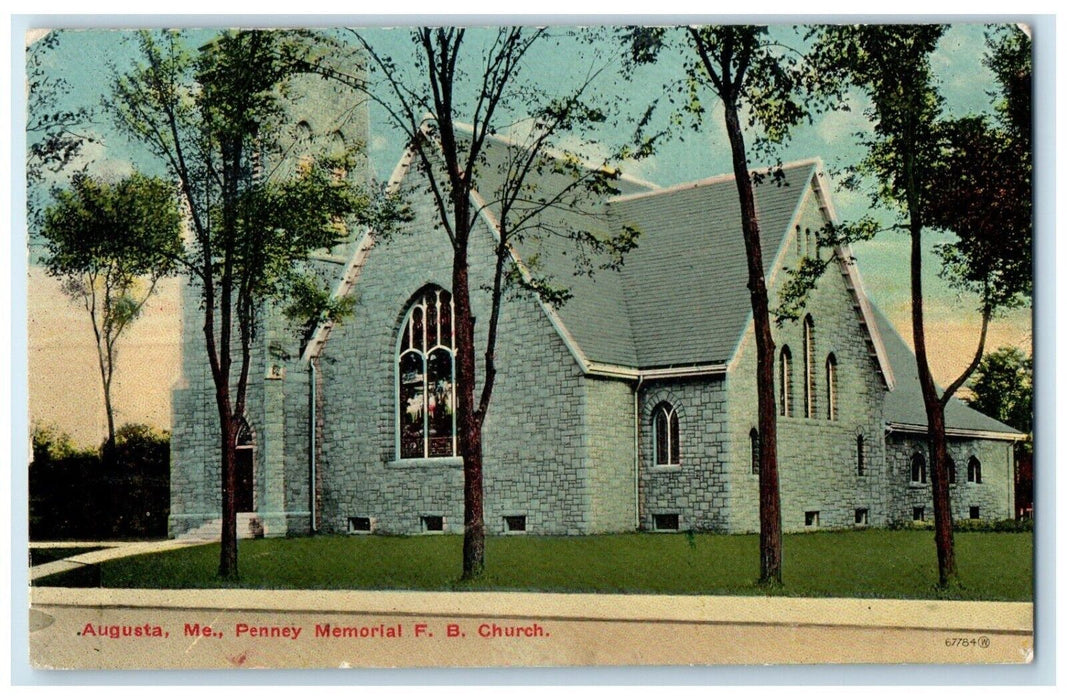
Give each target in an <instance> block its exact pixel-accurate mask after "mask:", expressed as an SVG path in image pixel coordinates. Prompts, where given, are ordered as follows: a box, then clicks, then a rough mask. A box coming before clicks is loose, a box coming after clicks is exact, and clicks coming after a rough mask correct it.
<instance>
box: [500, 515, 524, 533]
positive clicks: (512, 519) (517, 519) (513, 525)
mask: <svg viewBox="0 0 1067 700" xmlns="http://www.w3.org/2000/svg"><path fill="white" fill-rule="evenodd" d="M504 532H526V516H525V515H505V516H504Z"/></svg>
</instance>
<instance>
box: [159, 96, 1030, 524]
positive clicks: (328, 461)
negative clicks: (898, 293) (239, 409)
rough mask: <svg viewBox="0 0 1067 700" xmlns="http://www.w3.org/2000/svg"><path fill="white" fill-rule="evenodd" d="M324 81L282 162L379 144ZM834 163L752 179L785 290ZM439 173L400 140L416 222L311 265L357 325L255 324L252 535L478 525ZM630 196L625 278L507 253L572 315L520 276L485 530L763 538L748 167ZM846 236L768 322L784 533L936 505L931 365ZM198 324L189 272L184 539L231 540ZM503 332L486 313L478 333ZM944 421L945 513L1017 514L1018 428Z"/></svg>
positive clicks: (609, 213) (529, 253)
mask: <svg viewBox="0 0 1067 700" xmlns="http://www.w3.org/2000/svg"><path fill="white" fill-rule="evenodd" d="M321 82H322V81H319V82H318V83H316V86H311V84H310V83H309V84H308V85H306V86H305V89H304V91H303V92H300V91H299V90H297V91H296V93H295V94H296V95H297V98H296V99H294V100H293V101H292V103H291V105H290V111H291V119H292V123H293V124H295V125H296V127H295V128H294V130H293V134H292V143H291V144H290V148H289V152H290V156H289V157H290V158H294V157H296V156H294V155H293V154H295V153H297V152H298V151H299V148H300V144H301V143H309V142H323V141H326V142H330V141H332V142H336V143H352V142H354V141H364V142H365V140H366V136H367V134H368V131H369V128H368V120H367V112H366V109H365V108H360V107H359V106H358V105H355V104H353V105H343V104H339V103H340V102H342V101H343V99H344V98H343V97H342V96H341V95H340V94H339V93H338V94H332V93H330V94H324V93H323V88H322V87H320V86H318V85H320V84H321ZM514 148H517V146H516V145H514V144H512V143H511V142H509V141H507V140H505V139H503V138H496V139H495V140H493V142H492V143H490V144H489V147H488V163H489V165H487V166H486V167H485V168H483V173H484V174H485V177H483V178H482V180H481V181H480V184H481V185H482V187H483V188H484V189H483V191H481V192H480V193H479V197H480V198H481V199H482V200H485V201H493V200H494V199H495V197H494V196H493V192H492V188H493V187H495V186H497V183H495V182H494V179H493V176H492V172H493V168H492V167H490V166H491V165H492V163H494V162H496V163H500V162H503V159H506V158H507V157H508V154H509V153H510V152H511V150H512V149H514ZM494 159H495V160H494ZM368 170H369V169H368ZM821 171H822V166H821V164H820V162H819V161H818V160H810V161H803V162H798V163H792V164H789V165H787V166H786V167H785V168H784V171H783V177H782V178H780V179H777V180H775V179H771V178H767V179H765V180H764V181H763V182H762V183H761V184H760V185H758V186H757V188H756V204H757V210H758V215H759V220H760V226H761V236H762V245H763V254H764V263H765V273H766V275H767V280H768V286H769V290H770V294H771V298H772V300H773V299H774V298H776V295H777V293H778V290H779V289H781V286H782V284H783V282H784V280H785V279H786V276H787V273H786V268H790V267H795V266H796V264H797V262H798V261H799V260H800V259H801V258H803V257H804V256H813V255H825V254H827V253H826V251H820V250H819V249H818V247H817V244H816V241H815V236H814V232H815V231H817V230H818V229H820V228H821V227H822V226H823V225H824V224H825V223H826V222H827V221H830V220H833V218H834V211H833V204H832V202H831V199H830V192H829V188H828V185H827V182H826V180H825V178H824V176H823V174H822V172H821ZM366 174H367V171H366V170H365V171H359V170H358V169H357V171H355V172H354V173H351V174H350V175H351V176H353V177H366ZM422 177H423V176H422V175H421V174H420V172H419V171H418V170H417V169H416V168H414V167H413V166H412V159H411V158H410V157H408V156H405V157H404V158H403V159H402V160H401V161H400V163H399V164H398V165H397V167H396V169H395V171H394V174H393V177H392V180H391V183H390V186H391V187H393V188H396V189H398V190H404V191H406V192H407V194H408V198H409V201H410V202H411V205H412V208H413V212H414V217H413V220H412V221H410V222H409V223H406V224H405V225H404V227H403V228H404V231H403V232H402V233H401V234H399V235H393V236H392V237H390V238H389V240H387V241H385V240H378V239H377V238H376V237H375V234H374V232H373V231H352V234H351V236H350V239H349V240H348V241H347V242H346V243H344V244H343V245H340V246H338V247H337V248H335V249H333V250H328V251H320V252H319V253H318V254H316V255H315V256H314V259H313V260H312V262H311V265H312V266H313V267H314V269H315V270H316V272H317V274H319V275H321V277H322V279H323V280H325V281H327V282H328V283H329V284H331V285H332V286H333V288H334V289H335V293H336V294H338V295H349V296H351V297H352V298H353V299H354V313H353V314H352V316H351V317H350V318H349V319H347V320H345V321H344V322H342V323H339V324H336V325H333V326H325V325H324V326H322V327H319V328H317V329H315V330H314V332H313V333H312V334H311V335H310V336H305V337H303V338H301V337H299V333H294V332H293V329H292V328H291V327H290V325H289V323H288V322H287V320H286V319H285V318H284V317H283V315H282V314H281V312H280V311H279V310H277V309H268V310H267V311H266V312H265V313H264V315H263V316H264V320H263V326H262V328H261V329H260V330H259V333H258V336H257V338H258V342H257V345H256V348H255V352H254V362H255V364H254V366H253V370H252V379H251V381H250V387H249V402H248V411H247V415H246V417H245V422H244V424H243V426H242V430H241V435H240V440H239V443H240V444H239V447H238V462H239V464H238V471H239V482H240V487H239V493H238V502H239V508H238V509H239V510H240V511H242V515H241V523H240V526H241V528H242V530H243V531H245V532H246V533H247V532H252V531H254V532H256V533H265V534H266V535H268V536H276V535H299V534H308V533H314V532H329V533H352V534H365V533H404V534H413V533H424V532H425V533H431V532H452V533H459V532H462V530H463V474H462V460H461V458H460V457H459V456H458V455H457V453H456V443H455V420H454V415H453V404H454V387H453V380H454V361H453V355H454V350H455V343H454V340H453V337H452V325H453V315H452V305H451V295H450V292H449V285H450V280H451V247H450V244H449V242H448V239H447V237H446V236H445V235H444V233H443V232H442V231H440V230H439V228H438V226H437V225H436V224H437V215H436V209H435V207H434V204H433V201H432V200H431V199H430V195H429V194H428V193H427V192H426V188H425V187H424V186H421V185H422V183H421V178H422ZM617 187H618V189H619V190H620V192H619V193H618V194H615V195H614V196H603V197H601V198H600V199H599V200H598V201H596V202H592V203H591V205H590V206H591V208H592V209H593V210H595V212H596V213H597V214H598V215H599V216H600V217H601V219H602V221H604V222H606V224H605V225H609V226H610V225H624V224H625V225H628V226H633V227H635V228H637V229H638V230H639V231H640V237H639V239H638V246H637V248H636V249H634V250H633V251H631V252H630V253H629V254H628V255H627V256H626V260H625V264H624V265H623V266H622V267H621V268H620V269H618V270H602V271H598V272H597V273H596V274H595V275H593V276H586V275H577V276H576V275H574V273H573V270H574V261H573V258H574V255H575V252H574V251H573V250H572V249H570V248H569V246H570V245H571V244H570V243H569V242H567V241H562V240H561V239H558V238H556V237H553V236H544V237H542V238H540V239H534V238H531V239H529V240H528V241H527V242H524V243H522V244H520V245H517V246H516V248H515V250H514V251H513V258H514V261H515V262H516V263H517V265H518V266H519V267H520V269H523V270H527V271H528V268H527V267H526V265H527V263H530V264H532V261H535V260H536V264H537V266H538V270H539V274H549V275H551V276H552V277H553V279H555V280H556V281H557V282H561V283H563V284H565V285H566V286H567V287H568V289H569V291H570V293H571V295H572V296H571V298H570V299H569V300H568V301H567V302H566V303H565V304H563V305H561V306H559V307H558V308H557V307H552V306H550V305H548V304H546V303H543V302H542V301H541V300H540V299H539V298H537V297H536V296H535V295H532V294H528V293H525V294H524V293H514V294H509V295H508V297H507V299H506V301H505V302H504V305H503V308H502V311H501V320H500V336H499V340H498V345H497V349H496V357H497V364H498V375H497V383H496V388H495V391H494V395H493V400H492V404H491V406H490V409H489V413H488V417H487V419H486V422H485V427H484V463H485V518H486V525H487V528H488V531H489V532H490V533H491V534H521V533H529V534H545V535H580V534H590V533H605V532H627V531H639V530H640V531H689V530H704V531H715V532H730V533H740V532H754V531H757V530H758V527H759V522H758V517H759V514H758V513H759V509H758V475H757V473H756V471H757V470H756V464H757V460H758V453H759V452H758V451H759V435H758V433H757V431H756V424H757V420H756V391H755V371H754V370H755V344H754V337H753V332H752V320H751V309H750V306H749V300H748V291H747V288H746V286H745V284H746V263H745V253H744V245H743V241H742V237H741V223H740V221H741V220H740V210H739V207H738V203H737V194H736V188H735V184H734V181H733V177H732V176H719V177H712V178H708V179H705V180H699V181H696V182H690V183H686V184H682V185H675V186H672V187H658V186H656V185H654V184H652V183H648V182H644V181H641V180H638V179H634V178H628V177H622V178H621V180H620V181H619V182H618V183H617ZM560 216H567V214H560ZM557 223H558V222H557ZM564 223H565V222H564ZM495 236H496V231H495V228H494V216H493V212H492V207H489V208H488V210H487V211H486V212H485V215H484V216H482V217H481V218H480V219H479V221H478V225H477V227H476V231H475V233H474V235H473V241H472V250H471V260H472V265H471V279H472V280H473V282H472V285H471V287H472V296H473V300H472V303H473V305H474V313H475V316H476V320H477V319H478V318H488V313H489V306H490V299H489V295H488V293H487V292H484V291H480V289H479V286H480V285H481V284H483V282H481V281H480V280H489V279H491V270H492V250H493V246H494V244H495V241H496V237H495ZM838 252H839V256H838V258H839V260H840V262H837V263H834V265H833V266H832V267H831V269H830V270H828V272H827V273H826V274H825V275H824V277H823V278H822V279H821V280H820V282H819V285H818V288H817V290H816V291H815V292H814V293H813V294H812V295H811V297H810V299H809V300H808V302H807V304H806V308H805V310H804V312H803V314H802V318H801V319H800V320H799V321H797V322H794V323H787V324H785V325H784V326H782V327H781V328H775V329H774V336H775V337H774V341H775V345H776V372H775V374H776V404H777V410H778V431H779V434H778V456H779V472H780V482H781V486H780V488H781V504H782V521H783V527H784V529H785V530H786V531H804V530H814V529H818V528H852V527H866V526H886V525H889V524H892V523H899V522H907V521H913V520H931V519H932V517H933V506H932V495H931V485H930V475H929V472H928V461H929V459H928V454H927V448H926V445H925V439H924V434H925V414H924V411H923V405H922V399H921V396H920V393H919V386H918V381H917V377H916V371H915V360H914V357H913V355H912V353H911V351H910V349H909V348H908V347H907V345H906V344H905V343H904V342H903V340H902V339H901V338H900V336H899V335H898V334H897V332H896V330H895V329H894V328H893V327H892V325H891V324H890V323H889V322H888V321H887V319H886V318H885V316H883V315H882V314H881V313H880V312H879V310H878V309H877V308H875V307H874V306H873V305H872V304H871V302H870V301H869V300H868V298H867V296H866V294H865V292H864V286H863V281H862V278H861V276H860V272H859V269H858V268H857V265H856V263H855V262H854V261H853V260H852V258H851V255H850V253H849V252H848V251H847V250H843V251H838ZM201 325H202V316H200V312H199V310H198V296H197V291H196V290H195V289H194V288H192V287H191V286H187V288H186V292H185V296H184V316H183V337H184V340H183V362H182V375H181V379H180V381H179V384H178V386H177V387H176V388H175V390H174V400H173V411H174V418H173V426H174V427H173V437H172V443H171V455H172V457H171V459H172V466H171V513H170V531H171V534H172V535H173V536H183V535H185V536H192V535H197V534H206V533H210V532H211V529H212V528H215V529H216V531H217V527H218V522H219V520H218V519H219V517H220V513H221V506H220V494H219V483H220V474H219V471H220V468H219V462H220V459H219V450H218V444H217V443H218V437H217V436H218V428H217V417H216V414H215V407H214V398H213V388H212V383H211V378H210V373H209V370H208V368H207V363H206V359H205V354H204V348H203V338H202V333H201V331H200V328H201ZM486 325H487V324H486V323H485V322H482V323H476V326H475V328H476V340H477V343H478V347H479V348H484V343H485V332H486V328H485V326H486ZM476 355H477V356H478V357H479V358H480V357H481V351H478V352H477V353H476ZM946 414H947V421H948V426H949V428H948V434H949V442H950V444H949V451H950V454H951V455H952V459H953V465H952V472H953V482H952V486H951V491H952V503H953V509H954V516H955V517H956V518H980V519H1000V518H1010V517H1012V516H1013V504H1014V500H1013V499H1014V478H1013V442H1014V441H1015V440H1017V439H1019V438H1021V437H1022V436H1021V435H1020V434H1018V433H1017V432H1016V431H1014V430H1013V429H1011V428H1009V427H1008V426H1006V425H1004V424H1002V423H999V422H998V421H995V420H993V419H991V418H989V417H987V416H984V415H982V414H980V413H978V412H976V411H974V410H972V409H970V408H968V407H967V406H966V405H964V404H963V403H961V402H959V401H957V400H955V399H953V400H952V401H951V402H950V403H949V404H948V408H947V412H946Z"/></svg>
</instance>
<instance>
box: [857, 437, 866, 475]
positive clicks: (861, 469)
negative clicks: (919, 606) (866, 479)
mask: <svg viewBox="0 0 1067 700" xmlns="http://www.w3.org/2000/svg"><path fill="white" fill-rule="evenodd" d="M866 471H867V465H866V457H865V455H864V454H863V436H862V435H857V436H856V475H857V476H863V475H864V473H865V472H866Z"/></svg>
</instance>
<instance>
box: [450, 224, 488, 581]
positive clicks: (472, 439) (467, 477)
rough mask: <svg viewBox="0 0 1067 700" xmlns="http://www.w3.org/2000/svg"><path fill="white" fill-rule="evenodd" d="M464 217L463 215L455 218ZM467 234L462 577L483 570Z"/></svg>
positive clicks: (456, 291)
mask: <svg viewBox="0 0 1067 700" xmlns="http://www.w3.org/2000/svg"><path fill="white" fill-rule="evenodd" d="M459 220H460V221H465V220H466V218H463V219H459ZM466 243H467V234H466V233H464V234H462V236H460V235H457V237H456V249H455V257H454V259H453V265H452V300H453V302H454V303H455V310H456V411H457V413H456V427H457V430H458V433H459V434H458V435H457V440H458V443H459V451H460V454H461V455H462V457H463V578H464V579H473V578H477V577H478V576H481V574H482V572H483V571H484V570H485V515H484V493H483V486H482V426H481V422H480V421H479V420H478V419H477V416H476V415H475V411H474V378H475V361H474V359H475V355H474V319H473V317H472V314H471V300H470V287H469V284H470V282H469V279H468V274H469V262H468V259H467V247H466Z"/></svg>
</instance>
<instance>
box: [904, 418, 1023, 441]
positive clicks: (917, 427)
mask: <svg viewBox="0 0 1067 700" xmlns="http://www.w3.org/2000/svg"><path fill="white" fill-rule="evenodd" d="M886 432H887V433H908V434H917V435H926V434H927V432H928V428H927V427H926V426H925V425H921V424H918V423H897V422H893V421H890V422H887V423H886ZM945 435H946V436H947V437H963V438H975V439H981V440H1003V441H1006V442H1019V441H1020V440H1025V439H1026V435H1024V434H1023V433H1006V432H1003V431H999V430H978V429H972V428H948V427H946V428H945Z"/></svg>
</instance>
